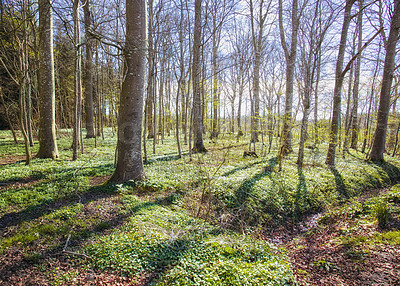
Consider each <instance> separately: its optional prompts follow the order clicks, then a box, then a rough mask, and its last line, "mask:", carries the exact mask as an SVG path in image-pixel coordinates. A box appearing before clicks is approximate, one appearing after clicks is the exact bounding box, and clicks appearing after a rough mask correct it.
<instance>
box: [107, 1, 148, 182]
mask: <svg viewBox="0 0 400 286" xmlns="http://www.w3.org/2000/svg"><path fill="white" fill-rule="evenodd" d="M146 9H147V7H146V0H126V41H125V49H124V57H125V64H124V81H123V83H122V89H121V94H120V107H119V120H118V142H117V166H116V169H115V172H114V174H113V176H112V177H111V179H110V181H111V182H128V181H130V180H143V179H144V178H145V172H144V167H143V160H142V141H141V135H142V119H143V93H144V78H145V60H146V48H147V46H146V32H147V31H146Z"/></svg>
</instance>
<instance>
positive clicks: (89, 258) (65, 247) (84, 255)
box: [62, 234, 92, 260]
mask: <svg viewBox="0 0 400 286" xmlns="http://www.w3.org/2000/svg"><path fill="white" fill-rule="evenodd" d="M70 239H71V234H69V235H68V238H67V241H66V242H65V245H64V248H63V250H62V252H63V253H67V254H71V255H76V256H82V257H84V258H86V259H88V260H92V258H91V257H90V256H88V255H86V254H84V253H78V252H72V251H68V250H66V249H67V247H68V243H69V240H70Z"/></svg>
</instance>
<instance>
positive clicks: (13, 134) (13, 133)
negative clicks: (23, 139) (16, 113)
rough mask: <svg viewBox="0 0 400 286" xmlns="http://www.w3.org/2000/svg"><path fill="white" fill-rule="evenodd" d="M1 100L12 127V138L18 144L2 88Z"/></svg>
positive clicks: (0, 91) (0, 90) (0, 92)
mask: <svg viewBox="0 0 400 286" xmlns="http://www.w3.org/2000/svg"><path fill="white" fill-rule="evenodd" d="M0 99H1V103H2V105H3V107H4V111H5V113H6V118H7V123H8V125H9V126H10V129H11V133H12V136H13V138H14V142H15V144H18V139H17V134H16V133H15V129H14V127H13V124H12V122H11V119H10V113H9V112H8V107H7V105H6V103H5V101H4V96H3V92H2V89H1V87H0Z"/></svg>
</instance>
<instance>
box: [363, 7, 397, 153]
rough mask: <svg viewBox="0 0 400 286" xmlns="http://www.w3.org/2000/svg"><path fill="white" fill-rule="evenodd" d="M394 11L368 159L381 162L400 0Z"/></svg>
mask: <svg viewBox="0 0 400 286" xmlns="http://www.w3.org/2000/svg"><path fill="white" fill-rule="evenodd" d="M393 3H394V11H393V15H392V19H391V23H390V31H389V37H388V39H387V42H386V56H385V65H384V70H383V78H382V87H381V94H380V98H379V108H378V118H377V124H376V129H375V134H374V141H373V143H372V149H371V153H370V154H369V159H370V160H372V161H383V153H384V152H385V142H386V130H387V123H388V117H389V108H390V94H391V88H392V80H393V72H394V68H395V56H396V44H397V41H398V36H399V31H400V0H394V1H393Z"/></svg>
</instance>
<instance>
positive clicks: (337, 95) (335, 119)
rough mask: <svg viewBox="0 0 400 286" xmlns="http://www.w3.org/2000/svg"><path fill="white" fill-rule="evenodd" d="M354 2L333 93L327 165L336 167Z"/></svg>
mask: <svg viewBox="0 0 400 286" xmlns="http://www.w3.org/2000/svg"><path fill="white" fill-rule="evenodd" d="M354 2H355V0H346V7H345V9H344V19H343V24H342V33H341V37H340V45H339V51H338V57H337V61H336V71H335V87H334V91H333V111H332V121H331V126H330V133H329V147H328V154H327V157H326V164H327V165H329V166H334V165H335V155H336V144H337V138H338V132H339V122H340V104H341V98H342V86H343V80H344V76H345V72H344V71H343V62H344V54H345V51H346V41H347V31H348V29H349V25H350V21H351V8H352V6H353V4H354Z"/></svg>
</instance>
